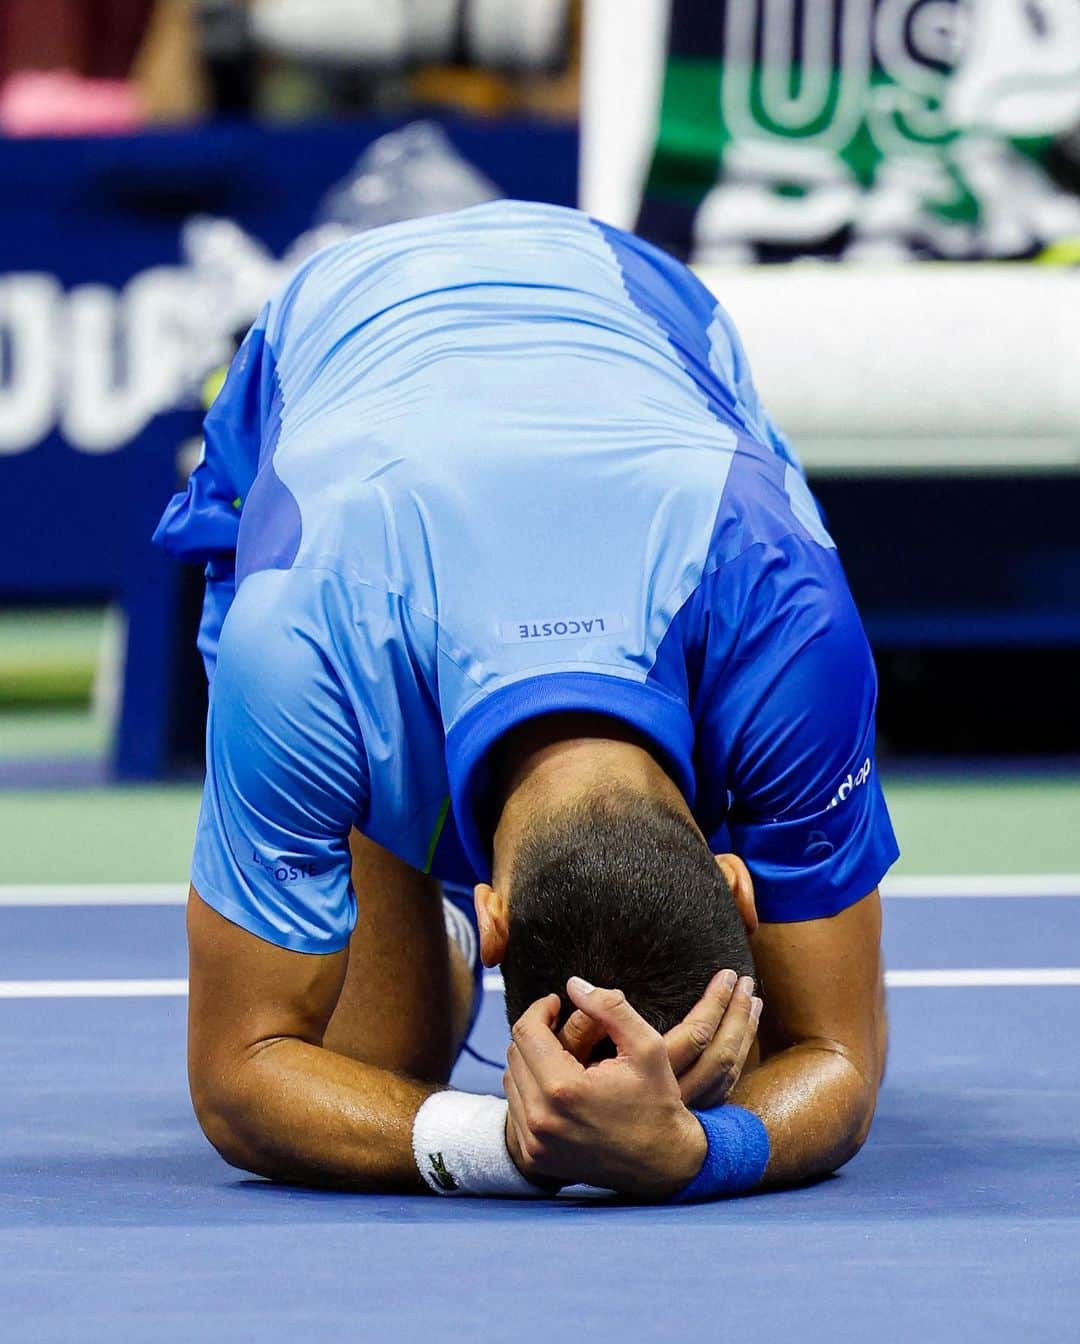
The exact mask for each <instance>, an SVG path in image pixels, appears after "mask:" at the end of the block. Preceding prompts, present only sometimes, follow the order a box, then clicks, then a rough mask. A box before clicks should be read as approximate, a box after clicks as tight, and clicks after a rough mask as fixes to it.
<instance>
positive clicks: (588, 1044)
mask: <svg viewBox="0 0 1080 1344" xmlns="http://www.w3.org/2000/svg"><path fill="white" fill-rule="evenodd" d="M604 1035H605V1032H604V1029H603V1027H602V1026H601V1025H600V1024H599V1022H596V1021H595V1020H594V1019H593V1018H591V1017H590V1016H589V1015H588V1013H585V1012H582V1010H581V1009H580V1008H575V1009H574V1011H573V1012H572V1013H571V1014H570V1016H569V1017H568V1018H567V1019H566V1021H565V1022H564V1023H563V1028H562V1031H560V1032H559V1043H560V1044H561V1045H562V1048H563V1049H564V1050H568V1051H569V1052H570V1054H572V1055H573V1056H574V1058H575V1059H576V1060H577V1061H578V1063H579V1064H587V1063H588V1062H589V1057H590V1056H591V1054H592V1052H593V1051H594V1050H595V1049H596V1047H597V1046H598V1045H599V1044H600V1042H601V1041H602V1040H603V1039H604Z"/></svg>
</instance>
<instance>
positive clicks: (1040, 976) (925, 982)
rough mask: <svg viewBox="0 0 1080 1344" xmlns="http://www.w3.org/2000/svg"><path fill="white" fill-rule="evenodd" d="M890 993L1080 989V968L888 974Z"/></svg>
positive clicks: (1045, 967)
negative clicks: (933, 990) (935, 990)
mask: <svg viewBox="0 0 1080 1344" xmlns="http://www.w3.org/2000/svg"><path fill="white" fill-rule="evenodd" d="M885 983H886V984H887V985H888V986H889V988H890V989H1014V988H1024V989H1027V988H1041V987H1045V986H1053V985H1080V966H1033V967H1031V968H1030V969H1024V968H1022V967H1002V968H1000V969H990V970H970V971H966V970H957V971H952V970H949V971H886V972H885Z"/></svg>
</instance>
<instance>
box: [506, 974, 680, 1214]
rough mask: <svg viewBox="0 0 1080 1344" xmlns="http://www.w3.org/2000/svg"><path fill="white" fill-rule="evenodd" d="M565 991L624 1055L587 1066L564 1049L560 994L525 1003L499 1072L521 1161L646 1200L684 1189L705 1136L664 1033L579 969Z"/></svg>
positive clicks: (514, 1153) (561, 1178) (539, 1176)
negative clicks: (688, 1103)
mask: <svg viewBox="0 0 1080 1344" xmlns="http://www.w3.org/2000/svg"><path fill="white" fill-rule="evenodd" d="M567 992H568V993H569V995H570V998H571V999H572V1000H573V1002H574V1004H575V1005H576V1007H577V1008H578V1009H580V1011H581V1012H583V1013H584V1014H585V1015H586V1017H588V1018H589V1019H590V1021H592V1022H593V1023H594V1024H595V1026H596V1029H597V1030H598V1031H599V1032H600V1037H601V1038H602V1037H604V1036H610V1037H611V1039H612V1041H613V1042H614V1043H615V1047H616V1049H617V1051H618V1054H617V1056H616V1057H615V1058H614V1059H605V1060H601V1062H600V1063H598V1064H594V1065H592V1066H591V1067H590V1068H586V1067H585V1066H584V1065H583V1064H582V1063H581V1062H580V1060H578V1059H576V1058H575V1057H574V1056H573V1055H572V1054H570V1053H569V1052H568V1051H567V1050H565V1049H564V1048H563V1046H562V1044H561V1043H560V1041H559V1038H558V1037H557V1036H556V1034H555V1023H556V1022H557V1021H558V1016H559V998H558V995H556V994H549V995H548V996H547V998H544V999H538V1000H537V1002H536V1003H534V1004H532V1006H531V1007H529V1008H528V1009H526V1011H525V1012H524V1013H523V1014H522V1015H521V1017H520V1018H519V1019H518V1021H517V1022H516V1023H515V1024H514V1029H513V1042H512V1043H511V1045H510V1048H509V1050H508V1052H507V1062H508V1068H507V1070H506V1073H505V1075H504V1077H503V1082H504V1085H505V1088H506V1096H507V1099H508V1101H509V1103H510V1111H509V1115H508V1118H507V1126H506V1141H507V1146H508V1148H509V1150H510V1155H511V1157H512V1158H513V1159H514V1162H515V1164H516V1165H517V1167H518V1168H519V1170H520V1171H521V1172H522V1173H523V1174H524V1175H525V1176H527V1177H528V1178H529V1179H530V1180H533V1181H536V1182H537V1183H545V1182H551V1181H556V1182H559V1183H561V1184H564V1185H573V1184H576V1183H578V1182H580V1181H585V1182H588V1183H589V1184H590V1185H598V1186H603V1187H604V1188H606V1189H611V1190H618V1191H619V1192H620V1193H623V1194H629V1195H641V1196H643V1197H646V1198H663V1197H664V1196H666V1195H669V1194H673V1193H674V1192H675V1191H676V1190H681V1189H682V1188H683V1186H685V1185H687V1184H689V1182H690V1181H692V1180H693V1178H694V1177H695V1175H696V1174H697V1172H698V1171H699V1170H700V1168H701V1164H702V1162H703V1161H704V1160H705V1149H706V1142H705V1135H704V1132H703V1131H702V1128H701V1126H700V1125H699V1124H698V1122H697V1120H696V1119H695V1118H694V1116H693V1115H691V1113H690V1111H689V1110H687V1108H686V1106H685V1105H684V1104H683V1099H682V1096H681V1094H680V1090H679V1083H678V1080H677V1079H676V1077H675V1074H674V1073H673V1072H672V1068H671V1063H670V1060H669V1058H668V1050H667V1047H666V1044H665V1041H664V1038H663V1037H662V1036H661V1035H660V1034H659V1032H657V1031H654V1030H653V1028H652V1027H650V1026H649V1024H648V1023H647V1022H646V1021H645V1020H644V1019H643V1018H641V1017H640V1016H639V1015H638V1014H637V1013H636V1012H635V1011H634V1010H633V1008H631V1006H630V1004H629V1003H628V1002H627V1001H626V997H625V996H624V995H623V993H622V992H621V991H620V990H617V989H594V988H593V987H592V986H591V985H588V984H586V982H585V981H583V980H580V979H578V978H576V977H575V978H572V979H571V980H569V981H568V982H567Z"/></svg>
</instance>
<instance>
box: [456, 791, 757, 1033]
mask: <svg viewBox="0 0 1080 1344" xmlns="http://www.w3.org/2000/svg"><path fill="white" fill-rule="evenodd" d="M477 907H478V913H479V915H480V924H481V933H482V938H483V941H484V953H485V957H484V959H485V961H487V962H488V963H489V964H490V963H492V962H495V961H499V962H501V964H502V970H503V979H504V981H505V984H506V1008H507V1015H508V1017H509V1018H510V1021H511V1022H514V1021H516V1020H517V1018H518V1017H519V1016H520V1015H521V1013H522V1012H524V1010H525V1009H526V1008H527V1007H528V1006H529V1004H530V1003H532V1002H534V1001H535V1000H536V999H539V998H542V997H543V996H544V995H545V994H550V993H552V992H554V993H557V994H559V996H560V997H561V998H562V1000H563V1013H564V1015H565V1014H566V1013H568V1012H569V1010H570V1008H571V1006H572V1005H571V1004H570V1003H569V1000H568V999H567V996H566V981H567V979H568V978H569V977H570V976H572V975H578V976H581V977H583V978H584V979H585V980H588V981H590V982H592V983H593V984H597V985H604V986H611V987H616V988H618V989H621V990H622V991H623V992H624V993H625V994H626V997H627V998H628V999H629V1001H630V1003H631V1004H632V1005H633V1006H634V1008H636V1009H637V1011H638V1012H639V1013H640V1014H641V1015H642V1017H644V1018H645V1019H646V1021H648V1022H649V1023H650V1024H651V1025H652V1026H653V1027H655V1028H656V1029H657V1030H658V1031H661V1032H665V1031H667V1030H669V1029H670V1028H671V1027H673V1026H674V1025H675V1024H676V1023H677V1022H679V1021H681V1020H682V1018H683V1017H684V1016H685V1015H686V1013H687V1012H688V1011H689V1010H690V1008H691V1007H692V1006H693V1005H694V1003H695V1002H696V1001H697V1000H698V999H699V998H700V996H701V994H702V992H703V991H704V989H705V986H706V985H707V984H708V982H709V980H710V979H711V977H712V976H713V975H714V974H715V973H716V972H717V971H718V970H721V969H726V968H731V969H732V970H735V971H737V972H738V973H739V974H740V975H753V973H754V970H753V961H752V958H751V955H750V947H749V943H748V940H747V932H746V925H747V924H748V923H749V922H750V921H751V920H752V919H753V910H752V907H750V908H749V909H747V908H743V909H742V910H740V908H739V906H738V905H737V904H736V900H735V897H734V896H733V893H732V890H731V887H730V886H729V884H728V882H727V881H726V880H725V877H724V874H723V873H722V872H721V869H720V867H719V866H718V864H717V862H716V861H715V859H714V858H713V856H712V854H711V853H710V852H709V849H708V847H707V845H706V844H705V842H704V840H703V839H702V837H701V835H700V833H699V832H698V831H697V830H696V828H695V827H694V826H693V825H692V823H691V821H690V819H689V816H688V815H686V814H683V813H681V812H680V811H679V810H678V808H677V807H676V806H674V805H673V803H672V802H671V801H670V800H668V799H666V798H657V797H650V796H648V795H645V794H641V793H638V792H635V791H631V790H625V789H622V788H619V787H614V788H611V789H605V790H603V791H602V792H599V793H595V792H594V793H591V794H590V795H588V796H585V797H580V796H579V797H578V798H576V799H574V800H573V801H572V802H569V803H567V804H565V805H563V806H560V807H558V808H555V809H553V810H551V811H546V810H545V812H544V813H543V814H542V815H540V816H538V817H535V818H534V820H533V824H532V825H531V826H530V827H529V828H528V830H527V831H526V832H525V833H524V834H523V836H522V838H521V840H520V842H519V843H518V844H517V846H516V848H515V853H514V857H513V862H512V866H511V869H510V875H509V883H508V890H507V891H505V892H502V891H498V890H496V889H493V888H492V887H487V886H481V887H480V888H478V889H477Z"/></svg>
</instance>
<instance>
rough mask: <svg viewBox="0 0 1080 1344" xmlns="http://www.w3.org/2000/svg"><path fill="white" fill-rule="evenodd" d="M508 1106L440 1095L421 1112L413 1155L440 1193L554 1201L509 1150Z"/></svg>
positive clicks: (493, 1100) (487, 1099) (458, 1094)
mask: <svg viewBox="0 0 1080 1344" xmlns="http://www.w3.org/2000/svg"><path fill="white" fill-rule="evenodd" d="M508 1109H509V1108H508V1106H507V1103H506V1102H505V1101H502V1100H501V1099H500V1098H499V1097H479V1096H474V1095H473V1093H471V1092H435V1093H434V1094H433V1095H432V1096H430V1097H428V1099H427V1101H425V1102H424V1104H423V1105H422V1106H421V1107H420V1109H419V1111H417V1113H416V1121H415V1123H414V1125H413V1135H412V1141H413V1157H414V1158H415V1159H416V1166H417V1169H418V1170H419V1172H420V1175H421V1176H423V1178H424V1180H425V1181H426V1182H427V1183H428V1185H429V1186H430V1187H431V1188H432V1190H434V1191H435V1193H436V1194H439V1195H496V1196H517V1197H519V1198H521V1197H531V1198H533V1199H535V1198H537V1197H544V1196H547V1197H550V1195H551V1193H552V1192H551V1191H548V1190H541V1189H540V1187H539V1186H536V1185H533V1183H532V1182H531V1181H527V1180H526V1179H525V1177H524V1176H522V1174H521V1172H520V1171H518V1169H517V1167H515V1166H514V1162H513V1159H512V1158H511V1156H510V1154H509V1153H508V1152H507V1150H506V1113H507V1110H508Z"/></svg>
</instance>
